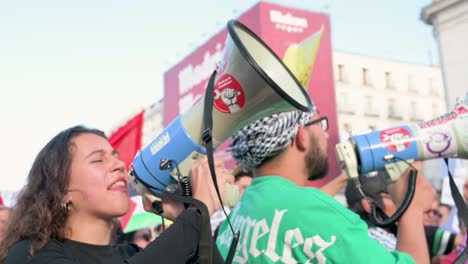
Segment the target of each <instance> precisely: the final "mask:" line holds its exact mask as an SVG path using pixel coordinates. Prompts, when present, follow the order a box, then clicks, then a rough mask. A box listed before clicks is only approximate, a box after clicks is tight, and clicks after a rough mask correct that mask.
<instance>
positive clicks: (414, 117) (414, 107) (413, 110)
mask: <svg viewBox="0 0 468 264" xmlns="http://www.w3.org/2000/svg"><path fill="white" fill-rule="evenodd" d="M410 120H411V121H422V119H421V115H420V113H419V110H418V104H417V103H416V101H411V102H410Z"/></svg>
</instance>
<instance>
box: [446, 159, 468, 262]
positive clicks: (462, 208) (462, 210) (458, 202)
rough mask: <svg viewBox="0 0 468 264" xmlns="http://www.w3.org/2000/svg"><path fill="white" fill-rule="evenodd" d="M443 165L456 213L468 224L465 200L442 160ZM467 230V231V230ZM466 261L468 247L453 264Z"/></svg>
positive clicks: (467, 209)
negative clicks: (445, 169)
mask: <svg viewBox="0 0 468 264" xmlns="http://www.w3.org/2000/svg"><path fill="white" fill-rule="evenodd" d="M444 161H445V163H446V164H447V172H448V176H449V185H450V192H451V193H452V198H453V200H454V201H455V206H456V207H457V210H458V213H459V214H460V216H461V218H462V220H463V222H464V223H468V208H467V207H466V203H465V200H464V199H463V197H462V195H461V194H460V191H459V190H458V187H457V184H456V183H455V181H454V180H453V176H452V173H450V169H449V164H448V159H447V158H445V159H444ZM467 230H468V229H467ZM467 259H468V247H465V249H463V252H462V253H461V254H460V255H459V256H458V258H457V260H455V262H454V263H455V264H462V263H465V260H467Z"/></svg>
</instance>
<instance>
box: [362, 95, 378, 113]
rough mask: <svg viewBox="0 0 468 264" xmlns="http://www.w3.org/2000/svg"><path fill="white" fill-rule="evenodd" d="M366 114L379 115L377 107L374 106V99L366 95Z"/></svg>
mask: <svg viewBox="0 0 468 264" xmlns="http://www.w3.org/2000/svg"><path fill="white" fill-rule="evenodd" d="M364 115H366V116H378V112H377V109H375V107H374V101H373V99H372V96H366V97H365V98H364Z"/></svg>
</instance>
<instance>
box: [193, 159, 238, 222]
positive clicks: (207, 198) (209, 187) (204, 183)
mask: <svg viewBox="0 0 468 264" xmlns="http://www.w3.org/2000/svg"><path fill="white" fill-rule="evenodd" d="M214 163H215V172H216V180H217V181H218V188H219V193H220V194H221V198H223V199H224V193H225V187H226V183H228V182H229V183H232V182H234V176H233V175H232V174H231V173H230V172H229V171H228V170H226V169H225V167H224V162H223V160H222V159H215V160H214ZM190 183H191V186H192V195H193V197H194V198H195V199H198V200H200V201H202V202H203V203H204V204H205V205H206V206H207V207H208V211H209V213H210V215H212V214H213V213H214V212H216V211H217V210H218V209H220V208H221V203H220V201H219V199H218V196H217V194H216V190H215V187H214V184H213V180H212V178H211V173H210V168H209V166H208V160H207V159H206V157H202V158H201V159H199V160H198V161H196V162H195V163H194V164H193V165H192V167H191V168H190Z"/></svg>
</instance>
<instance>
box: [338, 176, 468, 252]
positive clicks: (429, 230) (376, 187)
mask: <svg viewBox="0 0 468 264" xmlns="http://www.w3.org/2000/svg"><path fill="white" fill-rule="evenodd" d="M382 173H383V172H382V171H381V172H374V173H370V174H368V175H366V176H367V177H363V178H362V179H364V180H362V181H361V184H362V190H363V191H364V194H365V195H366V197H367V199H366V198H364V197H362V195H361V194H360V193H359V191H358V190H357V188H356V186H355V184H353V182H349V184H348V185H347V186H346V199H347V202H348V207H349V208H350V209H351V210H352V211H354V212H356V213H357V214H358V215H359V216H360V217H361V219H363V220H364V221H366V222H367V224H368V225H369V236H370V237H372V238H373V239H375V240H376V241H377V242H379V243H380V244H382V245H384V246H385V247H386V248H387V249H388V250H395V249H396V243H397V239H396V234H397V226H396V225H392V226H391V227H390V228H387V229H383V228H380V227H377V226H375V224H374V222H373V221H371V218H370V215H369V213H370V212H371V206H370V203H369V200H368V199H370V201H372V202H374V203H375V204H376V205H377V206H378V207H379V208H380V209H382V211H383V212H384V213H385V215H386V216H391V215H393V214H394V213H395V211H396V206H395V204H394V203H393V201H392V199H391V197H390V195H389V194H388V192H387V190H386V183H385V181H384V180H383V179H385V176H379V174H382ZM437 208H438V202H437V200H436V199H434V201H433V202H432V205H431V208H429V209H428V210H426V211H425V212H424V214H423V221H422V222H423V225H424V232H425V236H426V243H427V246H428V250H429V254H430V257H431V259H432V258H434V257H435V256H437V255H441V254H447V253H449V252H451V251H452V250H453V249H454V248H455V246H456V245H457V244H458V243H460V240H461V239H462V236H457V235H456V234H452V233H450V232H448V231H444V230H442V229H440V228H439V227H438V226H437V225H436V223H437V220H438V219H439V216H438V215H439V212H438V211H437ZM379 220H380V221H382V219H379Z"/></svg>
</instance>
